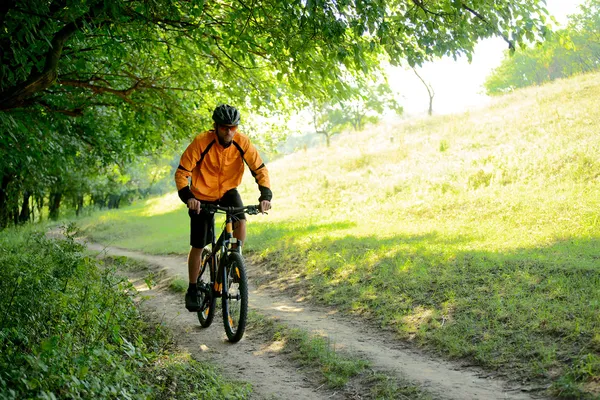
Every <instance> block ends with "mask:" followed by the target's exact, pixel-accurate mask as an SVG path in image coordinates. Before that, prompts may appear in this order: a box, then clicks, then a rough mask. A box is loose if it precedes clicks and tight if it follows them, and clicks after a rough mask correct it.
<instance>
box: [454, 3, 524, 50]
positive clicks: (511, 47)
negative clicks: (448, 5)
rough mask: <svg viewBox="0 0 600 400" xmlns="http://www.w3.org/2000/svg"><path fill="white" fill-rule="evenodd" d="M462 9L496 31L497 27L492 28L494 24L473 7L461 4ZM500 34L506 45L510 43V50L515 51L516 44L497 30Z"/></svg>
mask: <svg viewBox="0 0 600 400" xmlns="http://www.w3.org/2000/svg"><path fill="white" fill-rule="evenodd" d="M461 7H462V8H464V9H465V10H467V11H468V12H470V13H471V14H473V15H474V16H475V17H477V18H479V19H480V20H482V21H483V22H485V23H486V24H487V25H488V26H491V27H492V28H494V29H496V27H494V26H492V24H490V22H489V21H488V20H487V19H486V18H485V17H484V16H483V15H481V14H480V13H478V12H477V11H475V10H473V9H472V8H471V7H469V6H467V5H466V4H464V3H461ZM496 31H497V32H498V34H499V35H500V36H502V39H504V41H505V42H506V43H508V48H509V49H511V50H514V49H515V44H514V43H513V42H512V40H510V39H509V38H508V37H507V36H506V35H505V34H504V33H502V32H500V31H498V30H496Z"/></svg>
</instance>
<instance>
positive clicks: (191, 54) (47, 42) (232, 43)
mask: <svg viewBox="0 0 600 400" xmlns="http://www.w3.org/2000/svg"><path fill="white" fill-rule="evenodd" d="M542 5H543V2H541V1H539V0H528V1H524V2H517V3H514V2H513V3H507V4H506V5H505V6H503V7H502V8H498V7H497V6H496V5H495V4H492V3H490V2H489V1H487V0H474V1H472V2H471V3H470V6H468V7H467V6H466V5H464V4H463V3H461V2H457V1H454V0H443V1H439V2H432V3H428V4H425V3H423V2H414V3H413V2H377V3H373V2H370V1H359V2H348V1H342V2H339V1H331V0H328V1H325V2H305V1H294V2H289V1H282V0H278V1H274V2H269V3H265V2H262V3H260V4H252V5H248V4H247V3H246V2H233V3H231V2H224V1H211V2H204V1H203V2H173V1H170V0H157V1H148V0H134V1H128V2H119V1H112V2H98V1H94V0H83V1H79V0H77V1H75V0H67V1H63V2H51V3H48V2H46V1H41V0H26V1H18V2H17V1H8V2H6V5H5V6H4V7H3V8H2V10H1V11H0V21H1V22H2V27H3V29H2V31H1V32H0V49H1V50H2V51H1V52H0V54H1V55H0V57H1V59H2V63H1V64H0V130H1V131H2V132H3V134H2V138H1V139H0V183H1V184H2V186H1V187H0V227H3V226H6V225H7V224H8V223H9V222H11V221H12V222H18V221H19V218H20V215H21V214H22V215H23V218H25V217H26V216H28V214H27V212H26V211H27V210H25V208H26V207H23V206H25V205H28V200H29V199H30V197H31V194H28V192H34V193H33V196H34V199H36V201H37V203H38V205H39V204H41V203H42V202H43V201H44V200H48V201H49V202H50V204H49V208H50V214H51V216H53V217H57V216H58V209H59V208H60V205H61V201H62V200H63V199H64V198H65V197H70V198H72V201H73V202H76V203H77V204H81V202H82V200H81V199H82V197H81V196H82V193H83V194H87V195H90V192H93V191H96V192H101V194H102V195H103V196H106V195H114V196H121V195H122V194H123V193H121V192H122V191H123V186H121V187H119V188H118V192H117V193H110V192H109V193H107V192H106V191H107V190H109V188H107V187H105V186H103V182H100V183H98V185H95V180H96V179H95V178H98V177H101V176H102V175H103V174H104V173H105V172H107V171H110V170H112V168H113V166H114V165H115V164H116V165H119V168H120V169H121V172H120V173H121V174H122V175H127V173H126V172H125V171H124V170H125V169H126V164H127V163H128V162H130V161H131V160H133V159H135V158H137V157H138V156H139V155H140V154H155V153H159V152H161V151H163V145H164V144H167V145H171V144H174V143H177V142H179V141H182V140H184V139H185V141H187V140H189V137H190V136H191V135H192V133H195V132H198V131H200V130H201V129H202V128H203V127H207V125H208V122H209V121H208V120H209V115H210V111H211V110H212V108H213V107H214V106H215V104H216V103H218V102H227V103H233V104H236V105H238V106H239V107H240V108H241V109H242V112H243V113H244V114H250V113H255V114H260V115H263V116H264V115H272V114H273V113H274V112H275V111H278V112H280V113H282V114H283V115H287V114H288V113H290V112H292V111H293V110H297V109H301V108H303V107H306V106H307V105H308V104H309V103H310V100H311V99H314V98H320V99H323V98H329V99H331V100H333V102H334V103H337V102H339V101H340V100H343V99H345V98H347V97H346V93H345V92H346V84H345V83H344V82H341V81H340V77H341V76H343V75H346V74H348V75H351V76H356V77H362V76H369V74H371V73H373V72H377V70H379V69H380V60H381V58H382V57H383V58H387V59H389V60H390V61H391V62H392V63H394V64H399V63H401V62H405V61H406V62H408V63H409V64H410V65H415V64H421V63H422V62H424V61H425V60H428V59H431V58H433V57H436V56H442V55H452V56H455V57H456V56H458V55H460V54H467V55H469V56H470V54H471V53H472V51H473V47H474V44H475V43H476V42H477V41H478V40H479V39H481V38H484V37H489V36H493V35H502V36H503V37H505V38H506V39H507V40H509V41H511V43H520V42H523V41H524V40H525V39H526V38H527V39H529V40H532V39H535V38H536V37H541V36H543V35H544V33H545V31H546V27H545V16H546V11H545V10H544V8H543V7H542ZM261 128H263V127H261ZM248 133H251V134H253V133H256V132H248ZM260 133H262V134H269V133H270V132H260ZM263 144H264V145H269V141H268V140H267V141H265V142H264V143H263ZM15 149H16V151H15ZM99 179H100V181H102V180H103V179H102V178H99ZM110 183H111V184H112V183H114V182H110ZM90 186H92V188H90ZM129 189H131V188H129ZM92 195H93V196H96V197H97V195H98V193H93V194H92ZM19 207H21V208H22V209H23V210H21V211H20V210H19Z"/></svg>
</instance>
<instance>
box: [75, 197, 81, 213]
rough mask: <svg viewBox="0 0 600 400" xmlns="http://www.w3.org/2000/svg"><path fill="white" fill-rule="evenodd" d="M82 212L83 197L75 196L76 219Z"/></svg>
mask: <svg viewBox="0 0 600 400" xmlns="http://www.w3.org/2000/svg"><path fill="white" fill-rule="evenodd" d="M82 210H83V195H82V194H78V195H77V204H76V205H75V215H76V216H77V217H79V214H80V213H81V211H82Z"/></svg>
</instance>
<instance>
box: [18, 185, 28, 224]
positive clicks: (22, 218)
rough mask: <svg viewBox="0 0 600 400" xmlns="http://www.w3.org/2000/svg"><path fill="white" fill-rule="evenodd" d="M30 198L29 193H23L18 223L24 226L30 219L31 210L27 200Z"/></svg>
mask: <svg viewBox="0 0 600 400" xmlns="http://www.w3.org/2000/svg"><path fill="white" fill-rule="evenodd" d="M30 198H31V192H30V191H29V190H25V193H23V204H22V205H21V213H20V214H19V223H20V224H24V223H25V222H27V221H29V218H30V217H31V208H30V207H29V199H30Z"/></svg>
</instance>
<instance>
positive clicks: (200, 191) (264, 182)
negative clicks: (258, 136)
mask: <svg viewBox="0 0 600 400" xmlns="http://www.w3.org/2000/svg"><path fill="white" fill-rule="evenodd" d="M212 119H213V121H214V124H213V127H214V129H213V130H209V131H206V132H204V133H201V134H200V135H198V136H196V138H194V140H193V141H192V143H191V144H190V145H189V146H188V147H187V149H186V150H185V151H184V152H183V155H182V156H181V160H180V161H179V167H178V168H177V172H175V183H176V185H177V190H178V193H179V198H181V200H182V201H183V202H184V203H185V204H186V205H187V207H188V214H189V216H190V245H191V249H190V253H189V255H188V274H189V287H188V291H187V293H186V295H185V307H186V308H187V309H188V310H189V311H192V312H193V311H198V310H199V307H200V305H199V304H198V292H197V288H196V279H197V278H198V272H199V268H200V261H201V260H200V255H201V253H202V248H203V247H204V246H206V245H207V244H208V243H210V241H211V239H212V236H211V229H212V227H213V224H214V222H213V218H214V215H213V214H209V213H205V212H202V211H201V210H200V204H201V203H210V204H218V205H221V206H223V207H241V206H243V203H242V199H241V197H240V194H239V193H238V191H237V187H238V185H239V184H240V183H241V181H242V176H243V174H244V163H246V165H247V166H248V168H249V169H250V172H251V173H252V176H253V177H254V178H255V180H256V183H257V184H258V189H259V190H260V197H259V199H258V201H259V202H260V210H261V211H262V212H265V211H267V210H269V209H270V208H271V198H272V193H271V189H270V186H271V185H270V181H269V172H268V171H267V168H266V167H265V164H264V163H263V162H262V160H261V158H260V155H259V154H258V151H257V150H256V148H255V147H254V145H253V144H252V143H251V142H250V140H249V139H248V136H246V135H244V134H243V133H241V132H239V131H238V125H239V123H240V119H241V117H240V112H239V111H238V110H237V109H236V108H235V107H233V106H230V105H228V104H221V105H219V106H217V107H216V108H215V110H214V112H213V115H212ZM190 177H191V184H189V182H188V178H190ZM237 218H238V221H237V222H236V223H235V224H234V233H233V236H234V237H235V238H236V239H237V240H238V244H237V246H238V250H241V246H242V243H243V242H244V241H245V240H246V217H245V215H244V213H240V214H238V215H237Z"/></svg>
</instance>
